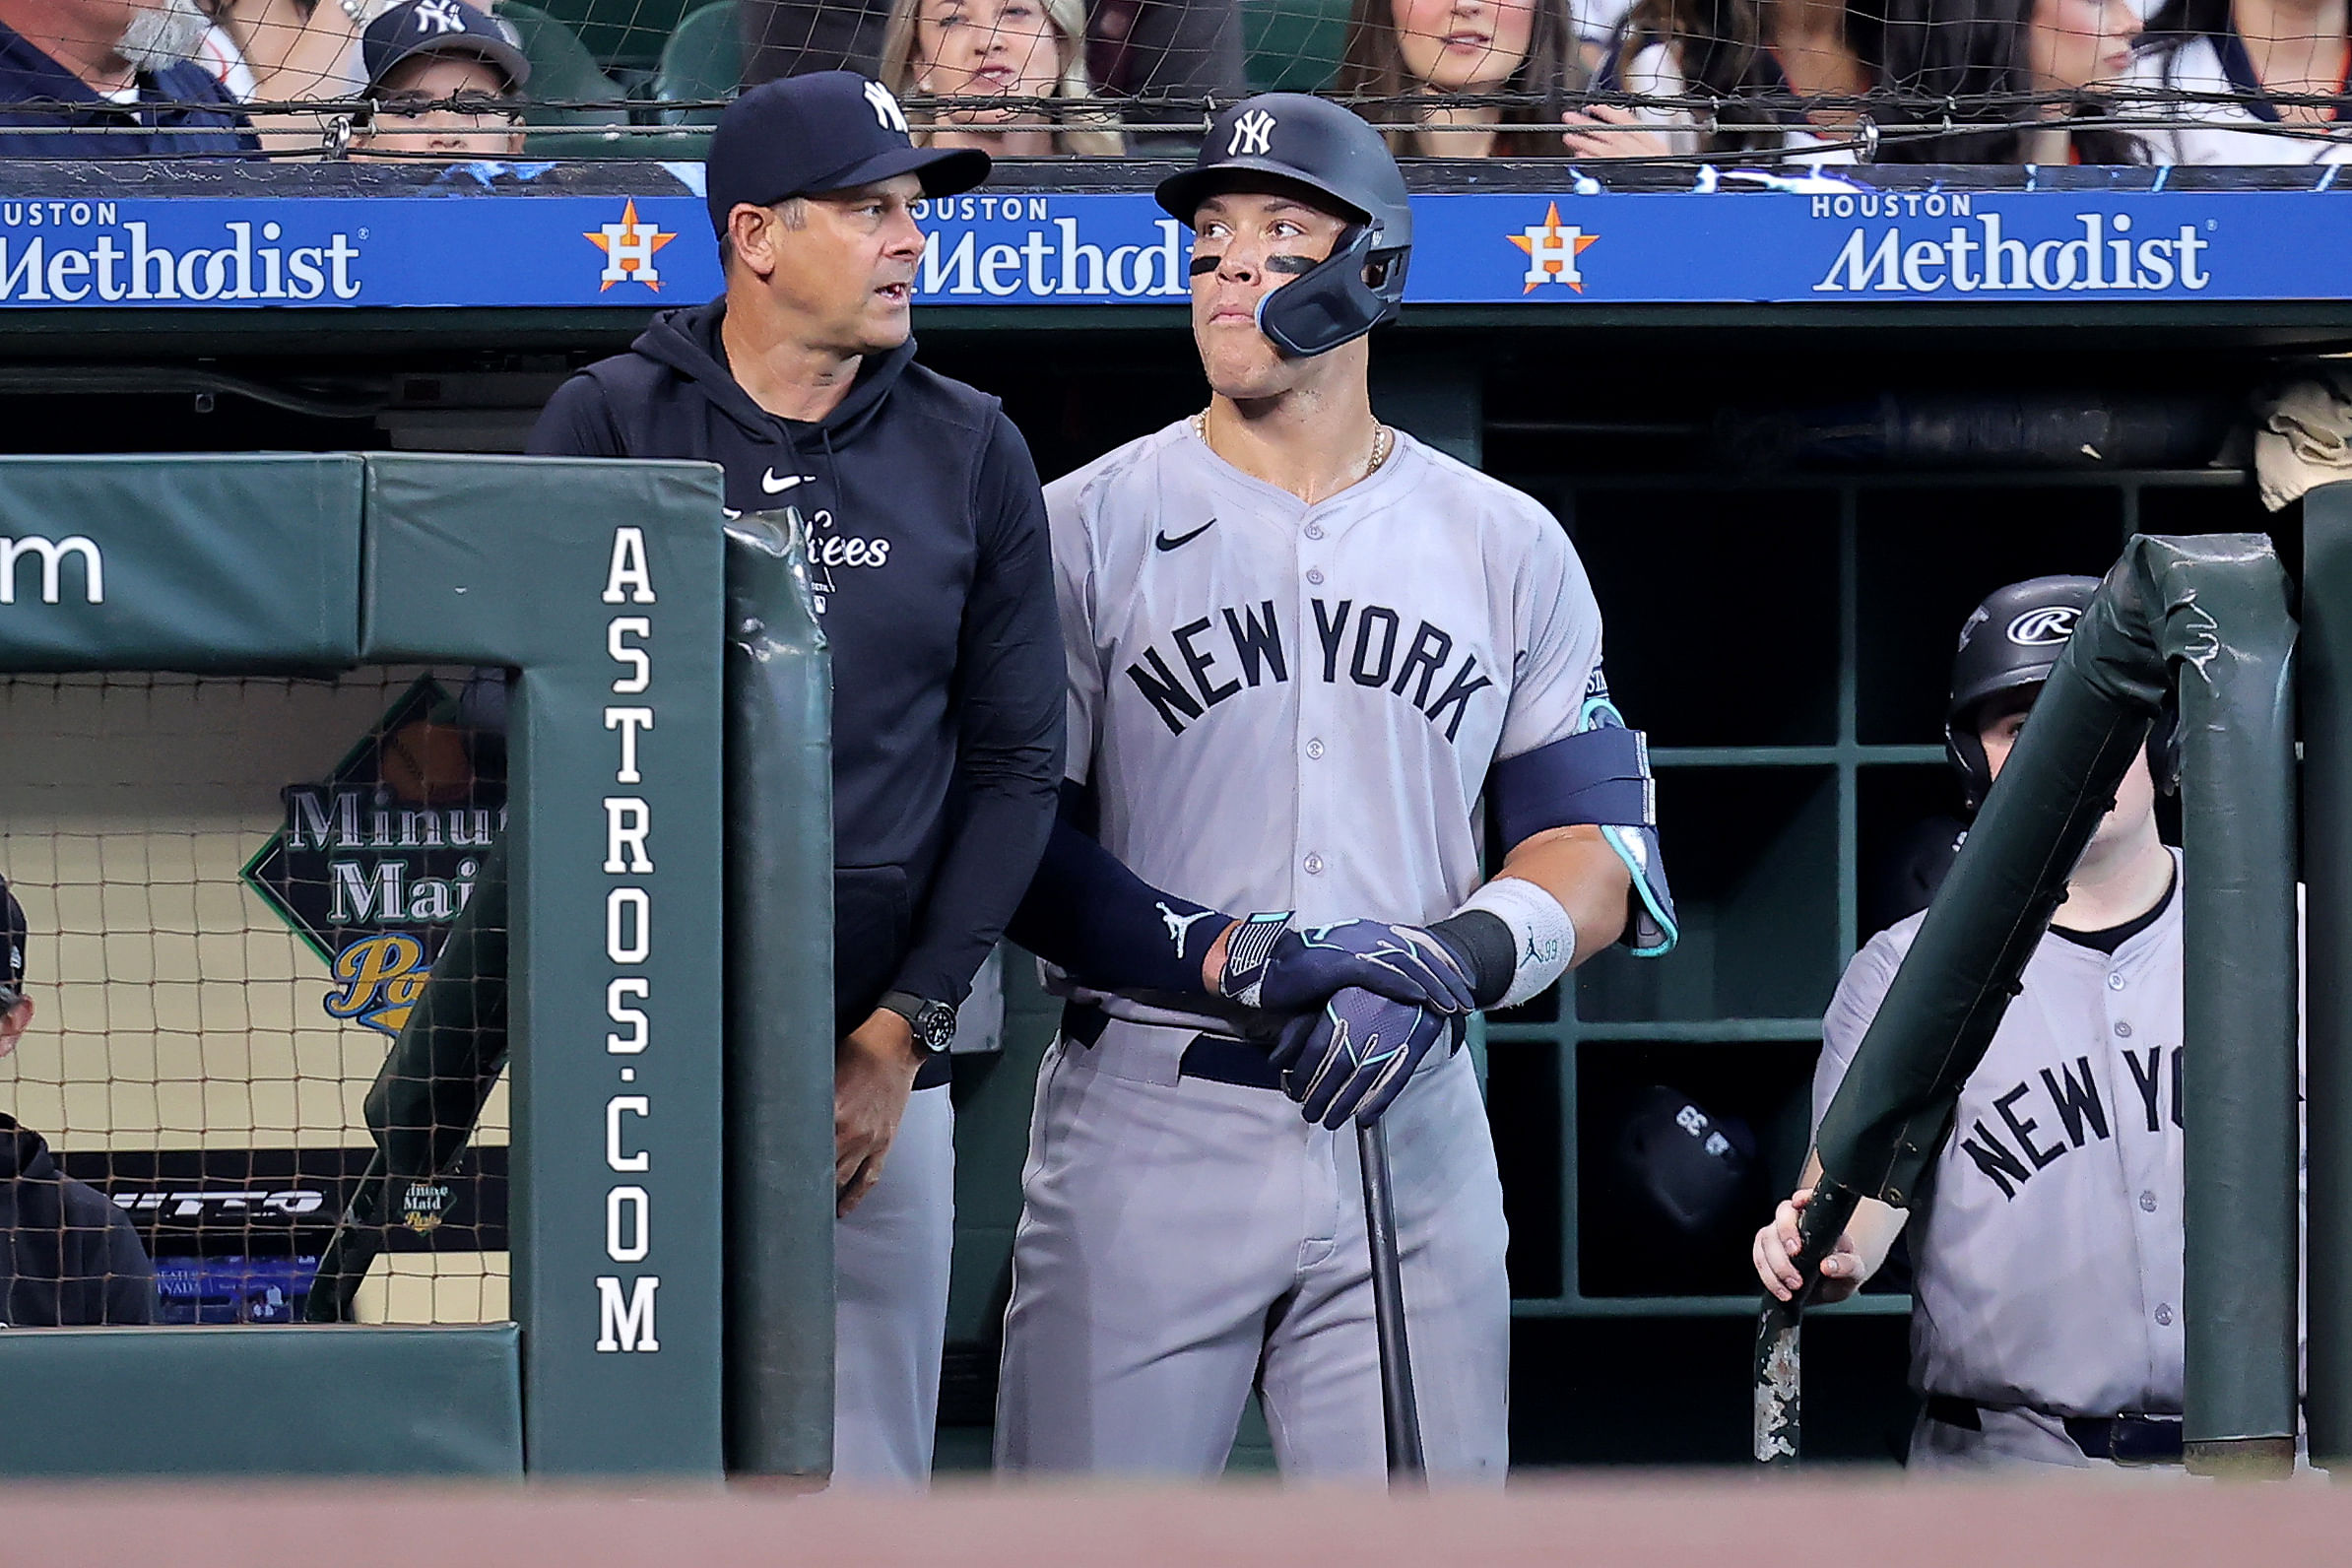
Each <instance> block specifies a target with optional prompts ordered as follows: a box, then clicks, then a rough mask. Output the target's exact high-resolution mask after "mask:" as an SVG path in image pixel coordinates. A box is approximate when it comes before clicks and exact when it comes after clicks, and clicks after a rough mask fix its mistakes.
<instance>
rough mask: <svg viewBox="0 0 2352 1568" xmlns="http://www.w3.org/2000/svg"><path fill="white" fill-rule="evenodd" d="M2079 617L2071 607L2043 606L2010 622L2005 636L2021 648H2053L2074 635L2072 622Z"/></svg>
mask: <svg viewBox="0 0 2352 1568" xmlns="http://www.w3.org/2000/svg"><path fill="white" fill-rule="evenodd" d="M2081 615H2082V612H2081V611H2079V610H2077V609H2075V608H2074V607H2073V606H2072V605H2044V606H2043V607H2042V608H2041V609H2039V610H2028V611H2027V612H2026V613H2025V614H2023V615H2021V616H2019V617H2018V618H2017V619H2016V620H2014V621H2010V622H2009V629H2008V632H2007V636H2008V639H2009V640H2010V641H2011V642H2013V643H2015V644H2017V646H2019V647H2021V648H2049V647H2055V646H2057V645H2058V644H2059V643H2062V642H2064V641H2065V640H2066V639H2067V638H2068V637H2070V636H2072V635H2073V634H2074V622H2075V621H2076V619H2077V618H2079V617H2080V616H2081Z"/></svg>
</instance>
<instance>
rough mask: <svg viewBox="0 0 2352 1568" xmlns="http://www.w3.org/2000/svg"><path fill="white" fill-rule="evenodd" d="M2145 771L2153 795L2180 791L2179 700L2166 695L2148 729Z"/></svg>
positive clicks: (2176, 793) (2171, 793) (2172, 793)
mask: <svg viewBox="0 0 2352 1568" xmlns="http://www.w3.org/2000/svg"><path fill="white" fill-rule="evenodd" d="M2148 772H2149V774H2150V775H2151V776H2152V777H2154V779H2155V780H2156V793H2157V794H2159V795H2178V794H2179V793H2180V792H2181V700H2180V698H2179V697H2177V696H2174V695H2171V694H2169V693H2168V694H2167V695H2166V697H2165V699H2164V706H2163V707H2162V708H2160V709H2159V710H2158V711H2157V714H2156V722H2155V724H2154V725H2152V726H2151V727H2150V728H2149V730H2148Z"/></svg>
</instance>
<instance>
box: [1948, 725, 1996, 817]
mask: <svg viewBox="0 0 2352 1568" xmlns="http://www.w3.org/2000/svg"><path fill="white" fill-rule="evenodd" d="M1943 749H1944V754H1945V755H1947V756H1949V757H1950V758H1951V759H1952V767H1953V769H1954V770H1955V771H1956V772H1958V773H1959V775H1960V806H1961V812H1962V815H1964V816H1966V817H1969V818H1970V819H1971V820H1974V819H1975V817H1976V815H1977V811H1978V809H1979V808H1981V807H1982V806H1983V805H1984V804H1985V797H1986V796H1987V795H1988V794H1990V793H1992V790H1993V764H1992V762H1991V761H1989V760H1988V759H1987V758H1986V756H1985V743H1984V742H1983V741H1981V740H1979V739H1977V736H1976V733H1975V732H1974V731H1973V730H1969V731H1963V730H1962V729H1961V727H1960V726H1959V725H1957V724H1946V725H1945V726H1944V727H1943Z"/></svg>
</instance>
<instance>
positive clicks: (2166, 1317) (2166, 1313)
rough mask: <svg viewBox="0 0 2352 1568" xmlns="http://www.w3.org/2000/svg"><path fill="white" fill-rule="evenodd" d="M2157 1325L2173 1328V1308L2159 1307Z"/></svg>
mask: <svg viewBox="0 0 2352 1568" xmlns="http://www.w3.org/2000/svg"><path fill="white" fill-rule="evenodd" d="M2156 1325H2157V1327H2158V1328H2163V1329H2169V1328H2171V1327H2172V1326H2173V1309H2172V1308H2170V1307H2158V1308H2157V1309H2156Z"/></svg>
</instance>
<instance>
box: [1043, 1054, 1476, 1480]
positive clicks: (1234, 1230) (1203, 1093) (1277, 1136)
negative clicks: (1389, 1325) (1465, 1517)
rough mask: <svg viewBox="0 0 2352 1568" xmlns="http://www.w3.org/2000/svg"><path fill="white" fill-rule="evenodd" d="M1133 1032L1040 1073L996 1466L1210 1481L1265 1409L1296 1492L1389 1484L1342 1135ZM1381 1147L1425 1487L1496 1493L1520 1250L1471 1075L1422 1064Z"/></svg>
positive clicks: (1356, 1209) (1366, 1274)
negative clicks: (1511, 1277)
mask: <svg viewBox="0 0 2352 1568" xmlns="http://www.w3.org/2000/svg"><path fill="white" fill-rule="evenodd" d="M1130 1028H1131V1026H1128V1025H1122V1024H1117V1023H1114V1024H1113V1025H1112V1026H1111V1028H1110V1030H1109V1031H1108V1032H1107V1033H1106V1034H1105V1035H1104V1037H1103V1039H1102V1040H1101V1041H1100V1042H1099V1043H1098V1044H1097V1045H1095V1046H1094V1047H1092V1048H1091V1049H1088V1048H1081V1047H1078V1046H1075V1045H1073V1044H1072V1043H1071V1042H1070V1041H1068V1040H1067V1039H1065V1040H1063V1041H1060V1042H1058V1043H1057V1044H1056V1045H1055V1046H1054V1047H1053V1049H1052V1050H1050V1051H1048V1052H1047V1053H1046V1058H1045V1066H1044V1070H1043V1072H1042V1073H1041V1074H1040V1075H1039V1078H1038V1086H1037V1101H1036V1110H1035V1114H1034V1118H1033V1121H1032V1123H1031V1128H1030V1136H1029V1161H1028V1168H1027V1171H1026V1172H1025V1174H1024V1177H1023V1181H1022V1209H1021V1219H1020V1228H1019V1230H1018V1232H1017V1233H1016V1235H1015V1238H1014V1241H1013V1303H1012V1307H1011V1309H1010V1311H1009V1312H1008V1313H1007V1315H1006V1323H1005V1361H1004V1373H1003V1378H1002V1381H1001V1382H1000V1384H999V1386H998V1394H997V1464H998V1467H999V1468H1000V1469H1005V1470H1045V1471H1095V1472H1103V1473H1113V1474H1130V1475H1155V1476H1162V1477H1207V1476H1213V1475H1215V1474H1217V1473H1218V1472H1219V1471H1221V1470H1223V1468H1224V1464H1225V1458H1226V1455H1227V1453H1228V1452H1229V1451H1230V1450H1231V1448H1232V1446H1233V1437H1234V1432H1235V1430H1236V1428H1237V1426H1238V1425H1239V1422H1240V1419H1241V1413H1242V1408H1243V1405H1244V1404H1245V1403H1246V1402H1247V1400H1248V1399H1249V1397H1250V1393H1251V1390H1252V1388H1253V1387H1255V1388H1256V1389H1257V1390H1258V1391H1259V1393H1260V1395H1261V1398H1262V1400H1263V1403H1264V1406H1265V1410H1266V1419H1267V1426H1268V1428H1269V1430H1270V1432H1271V1434H1272V1436H1273V1438H1274V1457H1275V1460H1276V1462H1277V1463H1278V1464H1279V1465H1280V1467H1281V1470H1282V1472H1283V1474H1284V1475H1285V1476H1286V1477H1288V1478H1290V1479H1292V1480H1302V1479H1303V1480H1356V1481H1365V1482H1369V1483H1372V1484H1378V1483H1379V1482H1380V1481H1381V1480H1382V1479H1383V1477H1384V1474H1385V1469H1386V1444H1385V1438H1384V1433H1383V1427H1382V1420H1381V1405H1380V1352H1379V1345H1378V1341H1377V1339H1376V1338H1375V1336H1374V1333H1373V1326H1372V1287H1371V1268H1370V1263H1369V1258H1368V1254H1367V1252H1366V1250H1365V1241H1364V1204H1363V1185H1362V1177H1361V1176H1360V1174H1359V1172H1358V1167H1357V1163H1356V1140H1355V1133H1354V1130H1353V1128H1347V1129H1343V1130H1342V1131H1340V1132H1339V1133H1336V1134H1335V1133H1328V1132H1325V1131H1323V1130H1322V1129H1321V1128H1318V1127H1310V1126H1309V1125H1307V1123H1306V1122H1305V1121H1304V1120H1303V1119H1302V1118H1301V1117H1300V1115H1299V1112H1298V1107H1297V1106H1296V1105H1293V1104H1292V1103H1291V1102H1290V1101H1289V1100H1288V1099H1286V1098H1284V1097H1283V1095H1282V1094H1281V1093H1280V1092H1279V1091H1277V1090H1274V1089H1270V1088H1253V1087H1245V1086H1241V1085H1236V1084H1231V1083H1222V1082H1214V1081H1209V1080H1206V1079H1202V1078H1179V1077H1178V1076H1177V1075H1176V1073H1175V1071H1174V1063H1175V1057H1174V1055H1173V1054H1171V1053H1170V1052H1168V1051H1166V1050H1154V1049H1151V1048H1150V1046H1149V1045H1147V1044H1145V1042H1143V1041H1139V1040H1137V1039H1135V1038H1134V1037H1133V1035H1132V1034H1130V1035H1129V1037H1128V1038H1127V1039H1125V1040H1122V1038H1121V1036H1122V1035H1123V1034H1127V1033H1128V1031H1129V1030H1130ZM1138 1032H1142V1033H1143V1034H1146V1035H1150V1034H1157V1035H1160V1036H1163V1037H1164V1036H1167V1035H1170V1034H1171V1033H1172V1032H1173V1031H1169V1030H1147V1031H1138ZM1159 1044H1161V1045H1163V1046H1164V1045H1165V1044H1166V1041H1165V1040H1164V1039H1163V1040H1162V1041H1160V1042H1159ZM1135 1046H1143V1049H1127V1048H1123V1047H1135ZM1385 1125H1386V1126H1387V1128H1388V1135H1389V1147H1390V1163H1391V1166H1392V1174H1393V1176H1394V1179H1395V1184H1396V1200H1397V1228H1398V1234H1399V1240H1400V1243H1401V1248H1400V1251H1401V1255H1402V1261H1403V1266H1404V1276H1405V1312H1406V1318H1407V1322H1408V1324H1409V1327H1410V1332H1411V1339H1412V1363H1413V1372H1414V1375H1415V1380H1416V1382H1417V1384H1418V1392H1419V1398H1420V1414H1421V1429H1422V1433H1423V1437H1424V1440H1425V1442H1426V1446H1427V1449H1428V1460H1429V1470H1430V1474H1431V1475H1432V1477H1433V1478H1438V1479H1452V1480H1455V1481H1470V1482H1486V1483H1491V1484H1495V1485H1500V1484H1501V1482H1502V1479H1503V1471H1504V1468H1505V1464H1506V1461H1507V1457H1508V1446H1509V1433H1508V1406H1509V1380H1510V1330H1511V1323H1510V1316H1511V1301H1510V1285H1509V1282H1508V1280H1507V1279H1506V1277H1505V1275H1504V1273H1503V1248H1504V1243H1505V1240H1506V1237H1507V1233H1506V1231H1505V1227H1504V1223H1503V1207H1502V1187H1501V1183H1500V1181H1499V1180H1498V1178H1497V1176H1496V1172H1495V1162H1494V1145H1493V1143H1492V1140H1491V1138H1490V1137H1489V1135H1488V1132H1487V1125H1486V1113H1485V1108H1484V1106H1483V1104H1482V1103H1481V1102H1480V1099H1479V1095H1478V1084H1477V1078H1476V1075H1475V1073H1474V1072H1473V1070H1472V1067H1471V1064H1470V1054H1469V1053H1468V1052H1467V1051H1465V1052H1458V1053H1456V1054H1454V1055H1452V1056H1451V1057H1448V1056H1445V1055H1443V1054H1442V1053H1438V1054H1433V1055H1432V1056H1431V1058H1430V1059H1429V1060H1428V1061H1427V1062H1425V1063H1423V1064H1422V1066H1421V1068H1420V1070H1419V1071H1418V1072H1417V1073H1416V1074H1415V1076H1414V1078H1413V1081H1412V1082H1411V1083H1409V1084H1407V1085H1406V1087H1405V1092H1404V1093H1403V1094H1402V1095H1401V1096H1399V1098H1398V1100H1397V1103H1396V1105H1395V1106H1394V1107H1393V1108H1392V1109H1391V1110H1390V1112H1389V1114H1388V1116H1387V1118H1386V1121H1385Z"/></svg>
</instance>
